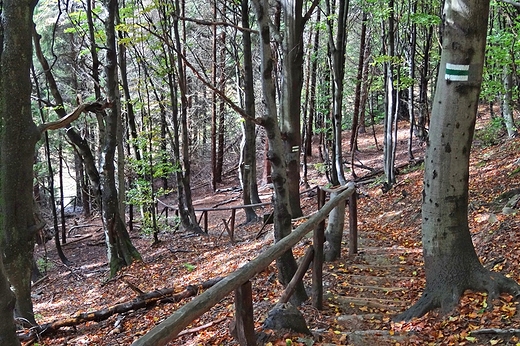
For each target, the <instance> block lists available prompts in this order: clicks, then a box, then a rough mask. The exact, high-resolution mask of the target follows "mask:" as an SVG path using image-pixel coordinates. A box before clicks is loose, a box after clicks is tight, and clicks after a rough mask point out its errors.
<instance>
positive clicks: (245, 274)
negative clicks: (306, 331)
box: [132, 182, 357, 346]
mask: <svg viewBox="0 0 520 346" xmlns="http://www.w3.org/2000/svg"><path fill="white" fill-rule="evenodd" d="M318 191H319V193H318V196H319V200H320V201H321V202H323V201H324V199H325V198H324V193H325V192H324V190H323V189H320V190H318ZM328 191H331V190H328ZM355 191H356V188H355V184H354V183H352V182H351V183H348V184H347V185H345V186H342V187H340V188H338V189H335V190H334V192H336V193H337V194H336V196H335V197H333V198H331V199H330V200H329V201H328V202H327V203H324V204H323V206H322V207H321V208H319V210H318V211H316V212H315V213H314V214H313V215H311V216H310V217H309V219H308V220H307V221H306V222H305V223H303V224H301V225H300V226H298V227H297V228H296V229H294V230H293V231H292V232H291V234H289V235H288V236H286V237H285V238H283V239H282V240H280V241H278V242H277V243H275V244H273V245H272V246H270V247H268V248H267V249H266V250H265V251H264V252H262V253H261V254H260V255H259V256H258V257H257V258H255V259H254V260H252V261H250V262H248V263H246V264H245V265H244V266H242V267H240V268H239V269H237V270H235V271H234V272H232V273H230V274H229V275H227V276H226V277H225V278H224V279H222V280H221V281H219V282H218V283H216V284H215V285H214V286H213V287H211V288H209V289H208V290H206V291H205V292H204V293H202V294H201V295H200V296H198V297H196V298H195V299H193V300H191V301H190V302H188V303H186V304H185V305H183V306H182V307H181V308H179V309H178V310H177V311H175V312H174V313H173V314H172V315H171V316H170V317H168V318H167V319H166V320H164V321H163V322H161V323H160V324H158V325H157V326H155V327H154V328H153V329H152V330H150V331H149V332H148V333H147V334H145V335H144V336H143V337H141V338H140V339H138V340H136V341H135V342H134V343H133V344H132V346H161V345H166V344H167V343H168V342H170V341H172V340H174V339H175V338H176V337H177V335H178V334H179V333H180V332H181V331H182V330H183V329H184V328H185V327H186V326H188V325H189V324H190V323H192V322H193V321H194V320H195V319H196V318H198V317H200V316H201V315H202V314H204V313H205V312H206V311H208V310H210V309H211V308H212V307H213V306H215V305H216V304H218V303H219V302H220V301H221V300H222V299H223V298H225V297H226V296H227V295H228V294H230V293H231V292H232V291H235V293H236V294H235V308H236V315H235V319H236V326H237V328H236V331H237V338H238V340H239V343H240V344H241V345H247V346H250V345H255V344H256V341H255V340H254V327H253V323H252V321H253V315H252V314H253V311H252V295H251V283H250V282H249V280H250V279H251V278H252V277H254V276H255V275H256V274H258V273H260V272H262V271H263V270H264V269H265V268H267V267H268V266H269V265H270V264H271V262H273V261H275V260H276V259H277V258H279V257H280V256H281V255H282V254H283V253H285V252H286V251H288V250H289V249H291V248H292V247H293V246H294V245H296V244H297V243H298V242H299V241H300V240H301V239H302V238H303V237H304V236H305V235H306V234H307V233H309V232H310V231H311V230H314V231H315V233H314V244H313V247H312V250H310V251H309V253H311V255H307V257H310V258H311V259H312V261H313V276H312V281H313V283H312V286H313V288H312V289H313V291H314V292H313V304H314V306H316V307H317V308H319V309H321V305H322V299H323V298H322V297H323V288H322V282H321V280H322V278H321V272H322V264H323V262H322V261H323V241H324V235H323V232H324V224H325V218H326V217H327V216H328V214H329V213H330V212H331V210H332V209H334V208H335V207H336V206H337V205H338V204H339V203H340V202H343V201H345V200H346V199H347V198H349V197H350V203H349V208H350V215H349V220H352V214H353V212H352V207H353V206H354V207H355V202H354V201H355V199H356V195H355ZM321 202H320V203H321ZM354 216H355V215H354ZM351 228H352V225H351ZM355 228H356V233H357V227H355ZM352 236H353V235H352V229H351V234H350V237H352ZM356 244H357V241H356ZM356 246H357V245H356ZM355 250H356V251H355V252H357V248H356V249H355ZM355 252H354V253H355ZM305 262H306V261H302V264H300V268H298V270H297V272H296V274H295V275H294V278H293V280H291V282H290V283H289V284H288V285H287V287H286V290H285V292H284V294H283V295H282V298H281V299H289V298H288V297H290V295H291V292H290V291H291V289H292V287H294V286H295V283H296V282H297V281H298V280H301V278H302V277H303V274H305V271H306V270H307V268H306V267H305V264H306V263H305ZM309 263H310V260H307V264H306V266H307V267H308V266H309ZM304 267H305V268H304Z"/></svg>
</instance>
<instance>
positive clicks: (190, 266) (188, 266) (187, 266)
mask: <svg viewBox="0 0 520 346" xmlns="http://www.w3.org/2000/svg"><path fill="white" fill-rule="evenodd" d="M182 266H183V267H184V269H186V270H187V271H189V272H192V271H194V270H195V269H197V266H196V265H194V264H191V263H188V262H185V263H183V264H182Z"/></svg>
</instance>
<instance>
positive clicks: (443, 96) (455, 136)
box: [398, 0, 520, 320]
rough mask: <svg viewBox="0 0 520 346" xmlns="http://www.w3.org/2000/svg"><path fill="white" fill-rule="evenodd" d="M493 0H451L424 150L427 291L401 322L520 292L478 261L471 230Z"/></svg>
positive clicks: (519, 289) (447, 12) (424, 241)
mask: <svg viewBox="0 0 520 346" xmlns="http://www.w3.org/2000/svg"><path fill="white" fill-rule="evenodd" d="M488 13H489V0H486V1H484V0H448V1H446V3H445V6H444V13H443V20H444V23H443V37H442V54H441V62H440V66H441V68H440V73H439V77H438V80H437V88H436V92H435V98H434V101H433V109H432V118H431V125H430V138H429V141H428V146H427V150H426V159H425V174H424V192H423V204H422V241H423V254H424V267H425V273H426V288H425V290H424V292H423V294H422V296H421V297H420V299H419V300H418V301H417V302H416V303H415V304H414V305H413V306H412V307H411V308H409V309H408V310H407V311H405V312H404V313H402V314H401V315H400V316H398V319H401V320H408V319H411V318H412V317H416V316H422V315H423V314H425V313H426V312H428V311H430V310H432V309H434V308H438V307H440V308H441V310H442V312H449V311H450V310H451V309H453V308H454V307H455V306H456V305H457V303H458V301H459V298H460V296H461V295H462V294H463V292H464V291H465V290H466V289H472V290H477V291H486V292H488V300H489V302H488V304H489V306H492V304H491V302H492V300H493V299H495V298H497V297H498V295H499V294H500V293H501V292H505V293H510V294H512V295H513V296H515V297H517V296H519V295H520V286H519V285H518V284H517V283H516V282H515V281H514V280H512V279H509V278H506V277H505V276H503V275H502V274H500V273H495V272H490V271H489V270H487V269H485V268H484V267H483V266H482V264H481V263H480V261H479V259H478V256H477V254H476V252H475V248H474V246H473V243H472V241H471V234H470V231H469V225H468V188H469V155H470V148H471V143H472V139H473V133H474V129H475V119H476V113H477V106H478V101H479V93H480V86H481V82H482V70H483V65H484V51H485V45H486V28H487V19H488Z"/></svg>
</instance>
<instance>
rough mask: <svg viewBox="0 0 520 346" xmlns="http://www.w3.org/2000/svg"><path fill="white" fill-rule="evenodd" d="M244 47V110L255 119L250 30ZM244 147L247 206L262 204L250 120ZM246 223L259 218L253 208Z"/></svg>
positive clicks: (245, 13) (245, 8) (245, 9)
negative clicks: (257, 187) (253, 203)
mask: <svg viewBox="0 0 520 346" xmlns="http://www.w3.org/2000/svg"><path fill="white" fill-rule="evenodd" d="M241 13H242V27H244V28H245V29H248V28H249V0H242V3H241ZM242 38H243V46H244V52H243V54H244V106H245V107H244V109H245V111H246V113H247V114H248V115H249V116H250V117H251V118H254V117H255V95H254V80H253V58H252V53H251V33H250V32H249V31H248V30H244V31H243V32H242ZM242 127H243V136H244V140H243V142H244V146H243V149H242V165H241V167H240V170H241V171H242V191H243V201H244V204H245V205H248V204H251V203H252V202H253V201H254V202H255V203H258V202H260V198H259V196H258V190H256V195H254V190H253V186H256V134H255V124H254V123H253V122H252V121H251V120H250V119H245V120H244V122H243V125H242ZM245 213H246V222H251V221H253V220H256V218H257V216H256V213H255V210H254V209H253V208H246V209H245Z"/></svg>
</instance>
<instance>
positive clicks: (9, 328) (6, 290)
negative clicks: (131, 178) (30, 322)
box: [0, 1, 20, 346]
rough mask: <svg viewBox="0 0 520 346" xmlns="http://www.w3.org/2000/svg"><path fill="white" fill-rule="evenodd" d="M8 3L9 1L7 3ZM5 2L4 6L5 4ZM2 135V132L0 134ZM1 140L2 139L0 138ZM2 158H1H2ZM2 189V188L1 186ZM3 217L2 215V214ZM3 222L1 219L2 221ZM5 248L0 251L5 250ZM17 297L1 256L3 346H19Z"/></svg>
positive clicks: (0, 326)
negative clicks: (15, 319) (15, 316)
mask: <svg viewBox="0 0 520 346" xmlns="http://www.w3.org/2000/svg"><path fill="white" fill-rule="evenodd" d="M6 2H7V1H6ZM6 2H4V6H5V3H6ZM1 128H2V117H1V116H0V129H1ZM0 135H1V132H0ZM0 138H1V137H0ZM0 158H1V156H0ZM0 187H1V186H0ZM0 207H1V205H0ZM0 215H1V213H0ZM0 221H1V219H0ZM3 248H4V247H3V246H2V247H0V249H2V250H3ZM14 306H15V297H14V294H13V291H11V287H10V285H9V282H8V281H7V277H6V275H5V271H4V265H3V262H2V256H0V320H1V321H2V323H0V345H2V346H19V345H20V341H19V340H18V336H17V335H16V326H15V323H14V316H13V311H14Z"/></svg>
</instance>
